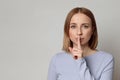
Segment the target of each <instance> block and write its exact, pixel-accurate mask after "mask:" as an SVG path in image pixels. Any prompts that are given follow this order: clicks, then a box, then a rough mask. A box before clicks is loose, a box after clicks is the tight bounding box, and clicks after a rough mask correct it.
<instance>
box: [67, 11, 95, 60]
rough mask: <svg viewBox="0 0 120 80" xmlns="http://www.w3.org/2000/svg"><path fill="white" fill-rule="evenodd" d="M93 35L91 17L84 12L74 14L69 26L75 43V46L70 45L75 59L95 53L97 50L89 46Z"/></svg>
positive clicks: (71, 37) (71, 38)
mask: <svg viewBox="0 0 120 80" xmlns="http://www.w3.org/2000/svg"><path fill="white" fill-rule="evenodd" d="M91 35H92V23H91V19H90V18H89V17H88V16H86V15H84V14H82V13H77V14H75V15H73V17H72V18H71V21H70V28H69V36H70V40H71V41H72V43H73V47H69V50H70V53H71V54H72V55H73V57H74V58H75V59H79V58H82V57H85V56H88V55H90V54H93V53H95V50H92V49H90V47H89V46H88V41H89V40H90V38H91Z"/></svg>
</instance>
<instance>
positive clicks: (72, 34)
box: [69, 31, 75, 39]
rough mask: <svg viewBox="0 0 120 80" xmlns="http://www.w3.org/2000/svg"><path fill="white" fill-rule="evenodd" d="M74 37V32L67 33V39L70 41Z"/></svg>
mask: <svg viewBox="0 0 120 80" xmlns="http://www.w3.org/2000/svg"><path fill="white" fill-rule="evenodd" d="M74 36H75V32H73V31H69V37H70V39H71V38H73V37H74Z"/></svg>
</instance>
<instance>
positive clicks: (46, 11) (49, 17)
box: [0, 0, 120, 80]
mask: <svg viewBox="0 0 120 80" xmlns="http://www.w3.org/2000/svg"><path fill="white" fill-rule="evenodd" d="M119 3H120V1H119V0H0V80H47V71H48V65H49V62H50V60H51V57H52V56H53V55H55V54H56V53H57V52H59V51H60V50H61V48H62V41H63V25H64V21H65V18H66V15H67V13H68V12H69V11H70V10H71V9H72V8H74V7H77V6H80V7H81V6H83V7H87V8H89V9H90V10H91V11H92V12H93V13H94V15H95V18H96V21H97V26H98V33H99V45H98V49H99V50H104V51H106V52H109V53H111V54H112V55H113V56H114V57H115V71H114V80H120V69H119V68H120V42H119V41H120V32H119V31H120V9H119V7H120V5H119Z"/></svg>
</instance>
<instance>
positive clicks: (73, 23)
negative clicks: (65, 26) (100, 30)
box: [70, 23, 90, 25]
mask: <svg viewBox="0 0 120 80" xmlns="http://www.w3.org/2000/svg"><path fill="white" fill-rule="evenodd" d="M86 24H87V25H90V24H89V23H82V25H86ZM70 25H76V23H70Z"/></svg>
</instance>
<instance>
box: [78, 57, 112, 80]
mask: <svg viewBox="0 0 120 80" xmlns="http://www.w3.org/2000/svg"><path fill="white" fill-rule="evenodd" d="M113 63H114V60H113V58H112V59H111V60H109V61H107V64H106V66H105V67H104V69H103V71H101V75H100V77H99V78H98V79H95V76H93V75H92V74H91V72H90V70H89V67H88V66H87V63H86V61H85V59H84V58H82V59H79V60H77V64H78V66H79V68H78V69H79V70H78V71H79V74H80V80H112V76H113V65H114V64H113ZM104 65H105V64H104Z"/></svg>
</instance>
